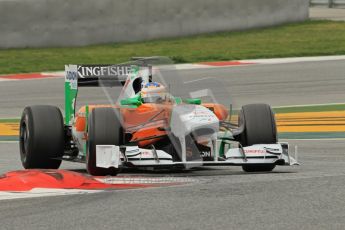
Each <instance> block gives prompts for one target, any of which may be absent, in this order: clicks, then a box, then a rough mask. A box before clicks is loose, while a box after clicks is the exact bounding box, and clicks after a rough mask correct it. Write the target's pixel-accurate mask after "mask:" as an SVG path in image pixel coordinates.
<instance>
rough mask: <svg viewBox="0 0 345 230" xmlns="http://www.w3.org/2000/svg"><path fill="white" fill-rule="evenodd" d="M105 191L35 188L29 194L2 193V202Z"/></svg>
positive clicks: (0, 197) (0, 195) (0, 194)
mask: <svg viewBox="0 0 345 230" xmlns="http://www.w3.org/2000/svg"><path fill="white" fill-rule="evenodd" d="M102 191H103V190H82V189H48V188H34V189H32V190H31V191H28V192H0V200H13V199H23V198H35V197H49V196H65V195H77V194H90V193H99V192H102Z"/></svg>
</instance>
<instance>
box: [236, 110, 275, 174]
mask: <svg viewBox="0 0 345 230" xmlns="http://www.w3.org/2000/svg"><path fill="white" fill-rule="evenodd" d="M239 125H244V131H243V133H242V134H241V136H240V143H241V145H242V146H251V145H255V144H276V143H277V141H278V138H277V126H276V122H275V118H274V113H273V111H272V109H271V107H270V106H269V105H267V104H249V105H245V106H243V107H242V110H241V112H240V115H239ZM274 168H275V164H252V165H243V166H242V169H243V170H244V171H245V172H269V171H272V170H273V169H274Z"/></svg>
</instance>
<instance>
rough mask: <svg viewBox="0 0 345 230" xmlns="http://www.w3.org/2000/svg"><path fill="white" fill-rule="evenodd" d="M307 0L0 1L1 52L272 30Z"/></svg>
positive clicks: (300, 12) (298, 17)
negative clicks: (21, 48)
mask: <svg viewBox="0 0 345 230" xmlns="http://www.w3.org/2000/svg"><path fill="white" fill-rule="evenodd" d="M308 6H309V0H0V48H11V47H43V46H44V47H47V46H82V45H88V44H97V43H109V42H120V41H139V40H147V39H153V38H162V37H176V36H184V35H192V34H199V33H207V32H216V31H229V30H240V29H241V30H242V29H248V28H254V27H262V26H271V25H277V24H281V23H286V22H296V21H303V20H305V19H307V18H308Z"/></svg>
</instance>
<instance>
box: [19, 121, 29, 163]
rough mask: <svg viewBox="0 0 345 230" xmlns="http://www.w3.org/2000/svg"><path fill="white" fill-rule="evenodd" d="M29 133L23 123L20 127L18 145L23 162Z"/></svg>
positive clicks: (27, 146)
mask: <svg viewBox="0 0 345 230" xmlns="http://www.w3.org/2000/svg"><path fill="white" fill-rule="evenodd" d="M29 138H30V133H29V130H28V127H27V125H26V123H25V122H23V123H22V125H21V126H20V145H21V153H22V158H23V161H24V162H25V160H26V156H27V152H28V148H29Z"/></svg>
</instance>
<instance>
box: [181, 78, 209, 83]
mask: <svg viewBox="0 0 345 230" xmlns="http://www.w3.org/2000/svg"><path fill="white" fill-rule="evenodd" d="M207 79H213V77H204V78H200V79H195V80H191V81H185V82H183V83H186V84H189V83H192V82H197V81H202V80H207Z"/></svg>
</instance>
